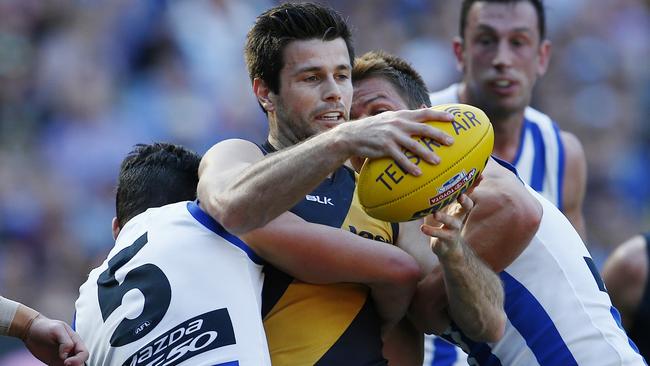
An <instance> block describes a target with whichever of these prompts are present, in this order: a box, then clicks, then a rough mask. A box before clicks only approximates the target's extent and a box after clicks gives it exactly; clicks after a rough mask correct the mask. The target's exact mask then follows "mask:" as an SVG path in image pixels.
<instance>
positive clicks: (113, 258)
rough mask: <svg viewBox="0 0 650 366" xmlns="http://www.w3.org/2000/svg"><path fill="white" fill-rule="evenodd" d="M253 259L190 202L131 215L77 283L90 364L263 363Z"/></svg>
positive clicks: (79, 320)
mask: <svg viewBox="0 0 650 366" xmlns="http://www.w3.org/2000/svg"><path fill="white" fill-rule="evenodd" d="M261 264H262V263H261V260H260V259H259V258H258V257H257V256H256V255H255V254H254V253H253V252H252V251H251V250H250V249H249V248H248V247H247V246H246V245H245V244H244V243H243V242H241V241H240V240H239V239H238V238H236V237H234V236H232V235H231V234H229V233H227V232H226V231H225V230H224V229H223V228H222V227H221V226H220V225H219V224H218V223H217V222H215V221H214V220H213V219H212V218H211V217H210V216H208V215H207V214H206V213H204V212H203V211H202V210H201V209H200V208H199V206H198V205H196V203H194V202H180V203H176V204H171V205H167V206H163V207H161V208H156V209H149V210H147V211H146V212H144V213H142V214H140V215H138V216H136V217H135V218H133V219H131V220H130V221H129V222H128V223H127V224H126V225H125V226H124V228H123V229H122V231H121V232H120V234H119V236H118V238H117V241H116V244H115V247H114V248H113V249H112V250H111V252H110V254H109V255H108V259H107V260H106V261H104V263H102V265H101V266H99V267H98V268H96V269H94V270H93V271H92V272H91V273H90V275H89V277H88V280H87V281H86V282H85V283H84V284H83V285H82V286H81V288H80V290H79V291H80V295H79V299H78V300H77V302H76V324H75V325H76V330H77V331H78V332H79V334H80V335H81V337H82V338H83V340H84V342H85V343H86V344H87V346H88V349H89V351H90V355H91V356H90V362H89V365H129V366H135V365H228V366H231V365H251V366H253V365H255V366H256V365H270V360H269V356H268V347H267V344H266V337H265V335H264V331H263V327H262V320H261V315H260V301H261V300H260V296H261V288H262V281H263V274H262V272H261V268H262V267H261Z"/></svg>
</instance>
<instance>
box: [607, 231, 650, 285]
mask: <svg viewBox="0 0 650 366" xmlns="http://www.w3.org/2000/svg"><path fill="white" fill-rule="evenodd" d="M646 250H647V249H646V241H645V238H644V237H643V236H641V235H637V236H634V237H632V238H631V239H629V240H627V241H625V242H624V243H622V244H621V245H620V246H619V247H618V248H616V249H615V250H614V252H613V253H612V254H611V256H610V257H609V258H608V259H607V262H606V263H605V266H604V268H603V274H604V275H607V277H610V278H612V277H618V278H619V279H621V280H623V281H626V282H627V281H638V280H644V279H645V276H646V271H647V267H648V263H647V254H646Z"/></svg>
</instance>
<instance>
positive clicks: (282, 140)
mask: <svg viewBox="0 0 650 366" xmlns="http://www.w3.org/2000/svg"><path fill="white" fill-rule="evenodd" d="M268 140H269V143H270V144H271V146H273V147H274V148H275V149H276V150H282V149H286V148H287V147H291V146H293V145H296V144H297V143H298V142H300V141H299V140H298V138H297V137H296V136H295V134H294V133H293V132H292V131H291V129H287V128H282V127H281V126H280V124H279V123H278V121H277V120H276V119H275V118H272V117H271V116H269V136H268Z"/></svg>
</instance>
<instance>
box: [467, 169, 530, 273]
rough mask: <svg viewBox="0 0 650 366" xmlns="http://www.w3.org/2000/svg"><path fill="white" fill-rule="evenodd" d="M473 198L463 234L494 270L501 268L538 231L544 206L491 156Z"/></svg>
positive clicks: (510, 260)
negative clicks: (491, 158)
mask: <svg viewBox="0 0 650 366" xmlns="http://www.w3.org/2000/svg"><path fill="white" fill-rule="evenodd" d="M470 198H472V200H473V201H474V208H473V209H472V211H471V212H470V213H469V215H468V217H467V223H466V224H465V227H464V229H463V232H462V234H463V238H465V240H466V242H467V243H468V244H469V245H470V246H471V247H472V248H473V249H474V251H475V252H476V254H477V255H478V256H479V257H480V258H481V259H482V260H483V261H485V262H486V263H487V264H488V265H489V266H490V267H491V268H492V269H493V270H495V271H501V270H503V269H504V268H506V267H507V266H508V265H510V263H512V262H513V261H514V260H515V259H516V258H517V257H518V256H519V255H520V254H521V253H522V252H523V250H524V249H525V248H526V246H527V245H528V243H529V242H530V240H531V239H532V237H533V236H534V235H535V232H536V231H537V228H538V225H539V220H540V219H541V207H540V206H539V203H538V202H537V201H536V200H535V198H534V197H533V196H532V195H531V194H530V193H529V192H528V191H527V189H526V187H525V186H524V185H523V184H522V183H521V182H520V181H519V180H518V179H517V177H516V176H515V175H514V174H512V173H511V172H509V171H507V170H506V169H505V168H503V167H501V166H499V165H498V164H497V163H495V162H493V161H492V160H490V162H489V163H488V167H487V168H486V170H485V172H484V179H483V181H482V182H481V183H480V184H479V185H478V186H477V187H476V189H475V190H474V191H473V192H472V193H471V194H470Z"/></svg>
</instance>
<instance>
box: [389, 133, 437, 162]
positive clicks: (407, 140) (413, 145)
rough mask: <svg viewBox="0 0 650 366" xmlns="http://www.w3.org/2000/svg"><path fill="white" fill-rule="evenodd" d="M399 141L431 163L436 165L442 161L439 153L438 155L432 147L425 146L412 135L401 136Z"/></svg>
mask: <svg viewBox="0 0 650 366" xmlns="http://www.w3.org/2000/svg"><path fill="white" fill-rule="evenodd" d="M398 142H399V144H400V145H402V146H403V147H404V148H405V149H406V150H409V151H410V152H412V153H413V154H415V155H417V156H420V157H422V158H423V159H424V160H426V161H427V162H429V163H430V164H434V165H435V164H438V163H440V157H439V156H438V155H436V154H435V153H434V152H433V151H432V150H431V149H429V148H427V147H425V146H424V145H422V144H421V143H420V142H418V141H417V140H415V139H413V138H412V137H411V136H404V137H402V138H400V139H399V141H398Z"/></svg>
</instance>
